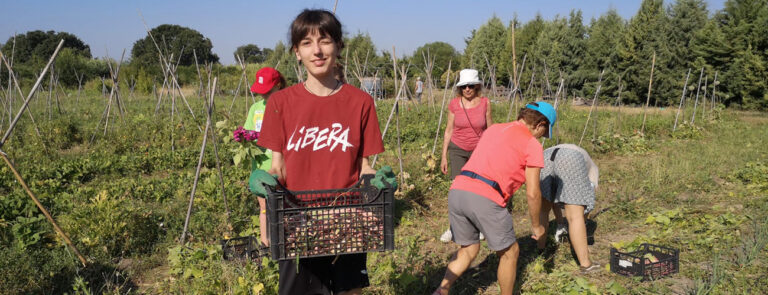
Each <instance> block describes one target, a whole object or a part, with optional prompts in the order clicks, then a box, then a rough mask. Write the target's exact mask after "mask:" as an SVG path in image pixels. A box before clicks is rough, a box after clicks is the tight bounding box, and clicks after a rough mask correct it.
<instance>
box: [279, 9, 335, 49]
mask: <svg viewBox="0 0 768 295" xmlns="http://www.w3.org/2000/svg"><path fill="white" fill-rule="evenodd" d="M315 31H316V32H318V33H319V34H320V35H321V36H325V35H327V36H329V37H331V39H332V40H333V42H335V43H336V45H338V46H339V52H341V49H343V48H344V40H343V39H342V38H343V33H342V31H341V22H339V19H337V18H336V16H335V15H333V13H331V12H330V11H327V10H323V9H304V11H302V12H301V13H299V15H298V16H296V19H294V20H293V23H291V36H290V37H291V49H296V48H298V46H299V42H301V40H302V39H304V37H306V36H307V35H309V34H311V33H312V32H315Z"/></svg>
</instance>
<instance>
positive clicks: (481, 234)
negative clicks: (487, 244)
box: [480, 233, 485, 241]
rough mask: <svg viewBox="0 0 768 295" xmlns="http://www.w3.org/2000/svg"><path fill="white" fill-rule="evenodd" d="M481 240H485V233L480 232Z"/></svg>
mask: <svg viewBox="0 0 768 295" xmlns="http://www.w3.org/2000/svg"><path fill="white" fill-rule="evenodd" d="M480 240H481V241H484V240H485V235H483V233H480Z"/></svg>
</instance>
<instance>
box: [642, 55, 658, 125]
mask: <svg viewBox="0 0 768 295" xmlns="http://www.w3.org/2000/svg"><path fill="white" fill-rule="evenodd" d="M655 67H656V51H654V52H653V59H652V60H651V78H650V79H649V81H648V96H647V97H646V99H645V107H643V127H640V133H643V134H645V119H646V117H647V116H648V104H649V103H650V102H651V89H652V88H651V87H652V86H653V70H654V69H655Z"/></svg>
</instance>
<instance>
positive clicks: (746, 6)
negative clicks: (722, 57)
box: [718, 0, 768, 109]
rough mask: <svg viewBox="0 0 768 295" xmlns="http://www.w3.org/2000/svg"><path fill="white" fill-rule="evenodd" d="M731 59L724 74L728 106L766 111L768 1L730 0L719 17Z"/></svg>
mask: <svg viewBox="0 0 768 295" xmlns="http://www.w3.org/2000/svg"><path fill="white" fill-rule="evenodd" d="M718 20H719V21H720V22H721V23H722V27H721V28H722V31H723V33H724V36H725V39H726V40H727V43H728V44H729V47H730V48H731V49H732V51H731V52H732V58H731V60H730V62H729V64H728V65H729V66H728V69H727V72H726V73H724V75H723V84H725V85H724V86H725V89H727V92H726V104H738V105H741V106H743V107H747V108H763V109H765V105H766V104H765V103H761V101H764V100H765V99H766V98H765V94H763V93H761V92H760V91H757V90H755V89H756V88H760V87H761V86H760V85H763V86H762V87H763V90H762V92H765V90H764V87H765V86H764V85H765V80H766V79H768V78H766V72H765V66H766V64H768V28H766V27H768V0H728V1H726V2H725V8H724V9H723V12H722V13H721V14H719V15H718Z"/></svg>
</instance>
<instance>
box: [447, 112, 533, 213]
mask: <svg viewBox="0 0 768 295" xmlns="http://www.w3.org/2000/svg"><path fill="white" fill-rule="evenodd" d="M525 167H539V168H543V167H544V151H543V150H542V148H541V144H540V143H539V141H538V140H536V138H535V137H533V135H531V132H530V131H529V130H528V127H526V126H525V124H523V123H520V121H514V122H511V123H502V124H494V125H493V126H491V127H489V128H488V130H486V131H485V136H483V138H481V139H480V142H479V143H478V144H477V148H475V151H474V152H472V156H471V157H469V161H467V164H466V165H464V168H462V170H467V171H472V172H475V173H477V174H478V175H480V176H482V177H485V178H487V179H490V180H493V181H495V182H496V183H498V184H499V186H500V187H501V192H502V193H504V195H503V196H500V195H499V193H498V192H497V191H496V190H495V189H493V188H492V187H491V186H490V185H488V184H487V183H485V182H482V181H481V180H477V179H474V178H470V177H467V176H464V175H458V176H456V179H455V180H454V181H453V184H452V185H451V189H459V190H464V191H469V192H473V193H476V194H478V195H481V196H484V197H486V198H488V199H489V200H491V201H493V202H495V203H496V204H498V205H499V206H502V207H506V205H507V201H508V200H509V198H510V197H512V194H514V193H515V191H517V190H518V189H519V188H520V186H522V185H523V183H525Z"/></svg>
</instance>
